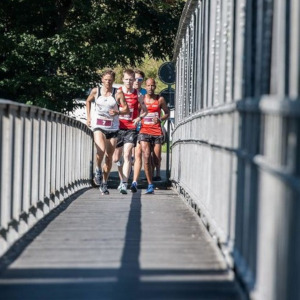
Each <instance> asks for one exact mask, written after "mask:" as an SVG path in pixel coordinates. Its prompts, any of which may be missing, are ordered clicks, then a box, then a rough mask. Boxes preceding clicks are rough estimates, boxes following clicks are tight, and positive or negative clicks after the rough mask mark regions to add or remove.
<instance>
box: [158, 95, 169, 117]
mask: <svg viewBox="0 0 300 300" xmlns="http://www.w3.org/2000/svg"><path fill="white" fill-rule="evenodd" d="M158 103H159V104H160V107H161V109H162V110H163V111H164V113H165V114H164V115H163V116H162V117H161V119H160V121H161V122H162V121H165V120H168V118H169V115H170V111H169V108H168V105H167V102H166V100H165V98H164V97H160V98H159V99H158Z"/></svg>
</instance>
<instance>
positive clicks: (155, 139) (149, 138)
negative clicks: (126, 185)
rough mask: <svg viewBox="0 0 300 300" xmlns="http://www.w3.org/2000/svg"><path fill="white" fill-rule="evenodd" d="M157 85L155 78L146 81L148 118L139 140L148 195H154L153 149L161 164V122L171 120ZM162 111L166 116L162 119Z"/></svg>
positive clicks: (156, 159)
mask: <svg viewBox="0 0 300 300" xmlns="http://www.w3.org/2000/svg"><path fill="white" fill-rule="evenodd" d="M155 89H156V83H155V80H154V79H153V78H149V79H148V80H147V81H146V90H147V94H146V96H145V98H144V103H145V105H146V107H147V109H148V114H147V116H146V117H145V118H144V119H143V120H142V127H141V130H140V136H139V140H140V143H141V146H142V151H143V159H144V170H145V174H146V177H147V181H148V188H147V190H146V194H152V193H154V185H153V183H152V175H153V174H152V173H153V168H152V166H151V147H152V149H153V154H152V155H153V160H154V164H155V165H158V164H159V165H160V163H161V145H162V143H163V139H164V136H163V132H162V128H161V122H162V121H164V120H167V119H168V118H169V109H168V106H167V103H166V101H165V99H164V97H162V96H159V95H156V94H155ZM161 109H162V110H163V111H164V113H165V114H164V115H163V116H162V117H161Z"/></svg>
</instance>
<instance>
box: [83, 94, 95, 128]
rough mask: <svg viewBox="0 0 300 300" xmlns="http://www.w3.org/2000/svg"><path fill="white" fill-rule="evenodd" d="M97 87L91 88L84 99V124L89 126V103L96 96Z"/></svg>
mask: <svg viewBox="0 0 300 300" xmlns="http://www.w3.org/2000/svg"><path fill="white" fill-rule="evenodd" d="M96 94H97V88H93V89H92V90H91V93H90V94H89V96H88V97H87V99H86V102H85V105H86V125H87V126H89V127H90V126H91V103H92V101H93V100H94V99H95V98H96Z"/></svg>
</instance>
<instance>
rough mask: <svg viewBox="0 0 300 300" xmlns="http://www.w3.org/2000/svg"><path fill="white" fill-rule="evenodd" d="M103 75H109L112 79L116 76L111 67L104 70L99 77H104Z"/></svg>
mask: <svg viewBox="0 0 300 300" xmlns="http://www.w3.org/2000/svg"><path fill="white" fill-rule="evenodd" d="M105 75H110V76H111V77H112V78H113V79H114V80H115V78H116V73H115V72H114V71H113V70H112V69H107V70H105V71H104V72H103V73H102V76H101V77H104V76H105Z"/></svg>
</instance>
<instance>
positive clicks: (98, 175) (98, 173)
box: [94, 169, 102, 186]
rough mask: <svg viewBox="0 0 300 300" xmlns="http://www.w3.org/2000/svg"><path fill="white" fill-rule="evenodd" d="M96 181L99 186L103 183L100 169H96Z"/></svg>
mask: <svg viewBox="0 0 300 300" xmlns="http://www.w3.org/2000/svg"><path fill="white" fill-rule="evenodd" d="M94 183H95V185H97V186H100V185H101V183H102V172H101V170H100V169H96V171H95V177H94Z"/></svg>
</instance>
